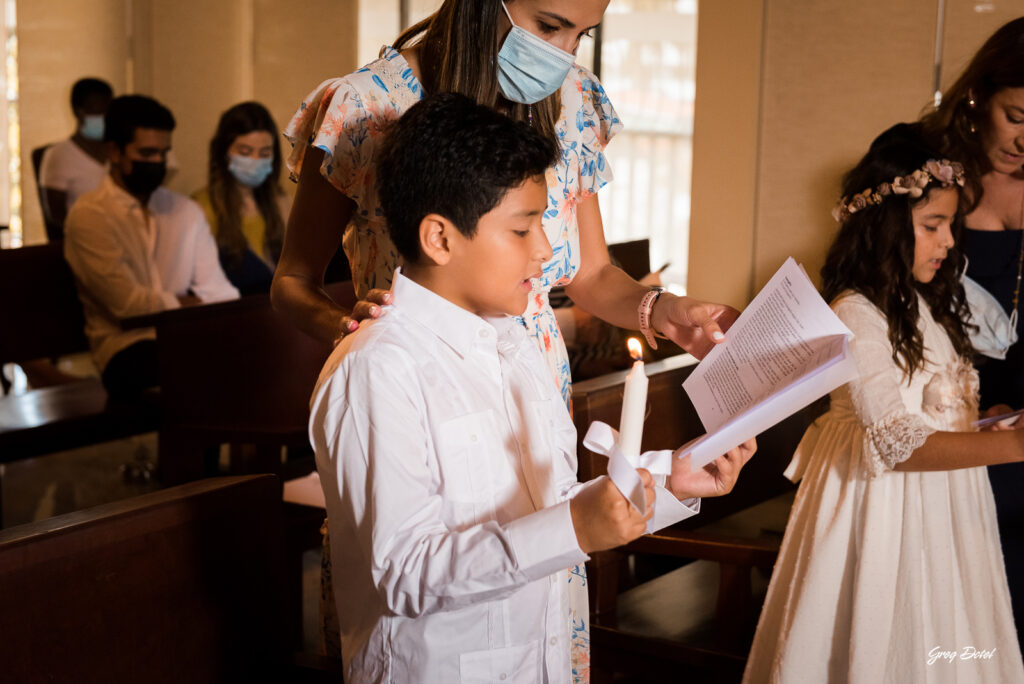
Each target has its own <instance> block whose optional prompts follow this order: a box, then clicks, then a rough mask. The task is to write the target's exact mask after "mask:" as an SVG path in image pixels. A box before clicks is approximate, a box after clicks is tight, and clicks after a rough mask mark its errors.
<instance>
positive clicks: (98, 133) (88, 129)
mask: <svg viewBox="0 0 1024 684" xmlns="http://www.w3.org/2000/svg"><path fill="white" fill-rule="evenodd" d="M78 132H79V133H81V134H82V137H83V138H85V139H86V140H103V115H102V114H86V115H85V117H83V118H82V125H81V126H80V127H79V129H78Z"/></svg>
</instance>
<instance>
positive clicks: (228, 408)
mask: <svg viewBox="0 0 1024 684" xmlns="http://www.w3.org/2000/svg"><path fill="white" fill-rule="evenodd" d="M327 291H328V292H329V293H330V294H331V296H332V297H334V299H335V301H338V302H339V303H341V304H342V305H347V306H351V305H352V304H354V303H355V295H354V292H353V289H352V284H351V282H347V281H346V282H338V283H332V284H330V285H328V286H327ZM131 323H132V324H133V325H155V326H156V329H157V346H158V354H159V364H160V397H161V424H160V473H161V479H162V481H163V483H164V484H175V483H181V482H187V481H189V480H193V479H197V478H199V477H203V476H204V474H209V473H207V472H206V471H205V470H204V462H203V452H204V451H205V450H208V449H210V448H211V447H216V446H218V445H220V444H245V445H252V446H253V447H254V449H252V450H251V451H250V453H251V459H250V462H249V463H242V464H233V466H236V468H237V469H238V470H239V471H241V472H275V473H281V462H280V455H281V447H283V446H291V447H299V448H308V437H307V430H308V422H309V398H310V395H311V394H312V391H313V385H314V384H315V382H316V379H317V377H318V376H319V373H320V369H321V367H322V366H323V363H324V361H325V360H326V359H327V356H328V354H329V353H330V351H331V350H330V348H329V347H328V346H326V345H323V344H321V343H319V342H317V341H316V340H313V339H312V338H310V337H308V336H307V335H306V334H305V333H303V332H301V331H300V330H298V329H297V328H295V327H294V326H293V325H292V324H291V323H290V322H288V321H286V320H284V319H283V318H281V317H280V316H279V315H278V314H277V313H275V312H274V311H273V309H272V308H271V305H270V299H269V297H268V296H267V295H251V296H248V297H245V298H243V299H240V300H237V301H233V302H223V303H219V304H211V305H207V306H201V307H189V308H184V309H174V310H171V311H164V312H161V313H158V314H154V315H152V316H147V317H140V318H137V319H132V321H131ZM310 463H311V461H310ZM292 474H293V475H295V474H301V473H292Z"/></svg>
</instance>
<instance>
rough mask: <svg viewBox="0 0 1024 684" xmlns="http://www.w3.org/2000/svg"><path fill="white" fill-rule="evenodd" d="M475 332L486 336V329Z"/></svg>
mask: <svg viewBox="0 0 1024 684" xmlns="http://www.w3.org/2000/svg"><path fill="white" fill-rule="evenodd" d="M477 334H478V335H480V337H487V331H486V330H481V331H480V332H478V333H477Z"/></svg>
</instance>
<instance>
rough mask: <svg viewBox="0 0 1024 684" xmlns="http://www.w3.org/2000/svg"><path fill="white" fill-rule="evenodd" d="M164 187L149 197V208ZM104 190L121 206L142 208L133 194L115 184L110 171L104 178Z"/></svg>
mask: <svg viewBox="0 0 1024 684" xmlns="http://www.w3.org/2000/svg"><path fill="white" fill-rule="evenodd" d="M162 187H163V186H160V187H159V188H157V189H156V190H154V191H153V194H151V195H150V196H149V201H148V202H147V206H148V207H151V206H152V204H153V198H154V197H155V196H156V194H157V193H158V192H160V190H161V188H162ZM103 188H104V191H105V192H106V193H107V194H108V195H110V197H111V198H112V199H113V200H114V201H116V202H118V203H119V204H122V205H124V206H126V207H128V208H135V207H140V208H141V207H142V202H140V201H139V200H138V198H137V197H136V196H135V195H133V194H131V193H130V192H128V191H127V190H125V189H124V188H122V187H121V186H120V185H118V184H117V183H115V182H114V179H113V177H112V176H111V175H110V172H109V171H108V172H107V175H106V176H104V177H103Z"/></svg>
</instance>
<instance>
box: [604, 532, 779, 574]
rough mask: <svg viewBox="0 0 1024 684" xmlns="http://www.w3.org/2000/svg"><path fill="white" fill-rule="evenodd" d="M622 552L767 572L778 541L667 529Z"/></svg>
mask: <svg viewBox="0 0 1024 684" xmlns="http://www.w3.org/2000/svg"><path fill="white" fill-rule="evenodd" d="M622 548H623V550H625V551H628V552H634V553H653V554H658V555H662V556H676V557H679V558H695V559H699V560H710V561H716V562H718V563H727V564H729V565H747V566H758V567H769V568H770V567H771V566H772V565H774V564H775V559H776V557H777V556H778V555H779V540H778V539H775V538H772V537H732V536H728V535H722V534H712V533H708V532H700V531H694V530H679V529H674V528H671V527H669V528H666V529H664V530H659V531H658V532H655V533H654V534H647V535H644V536H643V537H640V538H639V539H637V540H635V541H633V542H630V543H629V544H627V545H626V546H624V547H622Z"/></svg>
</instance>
